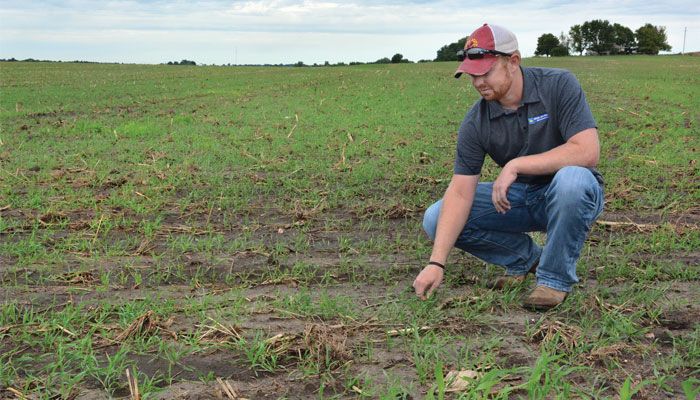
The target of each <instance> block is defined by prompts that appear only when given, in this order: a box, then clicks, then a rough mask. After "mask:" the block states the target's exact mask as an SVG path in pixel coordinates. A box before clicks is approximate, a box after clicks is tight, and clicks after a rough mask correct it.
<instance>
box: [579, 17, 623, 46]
mask: <svg viewBox="0 0 700 400" xmlns="http://www.w3.org/2000/svg"><path fill="white" fill-rule="evenodd" d="M581 34H582V36H583V43H584V48H585V49H588V50H591V51H594V52H596V53H597V54H606V53H610V52H611V51H612V48H613V44H614V43H615V30H614V29H613V27H612V25H610V22H608V20H600V19H594V20H593V21H586V22H584V23H583V25H581Z"/></svg>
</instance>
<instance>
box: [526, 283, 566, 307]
mask: <svg viewBox="0 0 700 400" xmlns="http://www.w3.org/2000/svg"><path fill="white" fill-rule="evenodd" d="M566 295H568V293H567V292H561V291H559V290H555V289H552V288H550V287H547V286H543V285H537V287H536V288H535V290H533V291H532V293H530V295H529V296H527V297H526V298H525V300H523V307H525V308H529V309H532V310H536V311H546V310H549V309H550V308H553V307H556V306H558V305H559V304H561V303H562V302H563V301H564V299H565V298H566Z"/></svg>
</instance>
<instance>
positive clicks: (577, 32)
mask: <svg viewBox="0 0 700 400" xmlns="http://www.w3.org/2000/svg"><path fill="white" fill-rule="evenodd" d="M569 37H570V38H571V43H570V45H569V47H571V50H572V51H576V52H578V54H579V55H582V54H583V50H584V49H585V47H583V32H582V31H581V25H574V26H572V27H571V29H569Z"/></svg>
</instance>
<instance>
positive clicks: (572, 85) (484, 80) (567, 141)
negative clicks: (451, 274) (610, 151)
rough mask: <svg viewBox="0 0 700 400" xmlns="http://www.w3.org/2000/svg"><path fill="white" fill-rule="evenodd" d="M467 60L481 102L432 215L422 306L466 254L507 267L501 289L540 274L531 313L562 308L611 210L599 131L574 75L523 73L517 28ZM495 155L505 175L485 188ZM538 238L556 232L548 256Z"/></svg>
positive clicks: (497, 34)
mask: <svg viewBox="0 0 700 400" xmlns="http://www.w3.org/2000/svg"><path fill="white" fill-rule="evenodd" d="M458 55H459V56H461V57H464V58H463V62H462V63H461V64H460V66H459V68H458V69H457V71H456V73H455V77H456V78H459V77H460V76H461V75H462V74H464V73H466V74H468V75H469V76H470V77H471V83H472V85H473V86H474V88H475V89H476V90H477V91H478V92H479V94H480V95H481V99H479V101H477V102H476V103H475V104H474V105H473V106H472V108H471V109H470V110H469V112H468V113H467V115H466V116H465V118H464V121H463V122H462V125H461V126H460V128H459V136H458V140H457V152H456V159H455V164H454V175H453V177H452V180H451V182H450V184H449V187H448V188H447V190H446V191H445V194H444V196H443V198H442V199H441V200H440V201H438V202H436V203H435V204H433V205H431V206H430V207H429V208H428V209H427V210H426V212H425V217H424V220H423V227H424V229H425V231H426V232H427V234H428V236H429V237H430V238H431V239H432V240H433V242H434V244H433V250H432V255H431V257H430V262H428V264H427V266H426V267H425V268H423V270H422V271H421V272H420V273H419V274H418V276H417V277H416V279H415V281H414V283H413V287H414V289H415V291H416V295H417V296H418V297H420V298H421V299H426V298H427V297H428V296H430V295H431V294H432V292H433V291H435V289H437V288H438V286H440V284H441V283H442V279H443V272H444V268H445V264H446V263H447V256H448V254H449V252H450V250H451V249H452V247H457V248H459V249H462V250H464V251H466V252H468V253H470V254H472V255H474V256H476V257H478V258H480V259H482V260H484V261H486V262H489V263H492V264H496V265H500V266H503V267H505V276H502V277H500V278H499V279H497V280H496V281H495V282H492V283H491V284H490V285H491V286H492V287H493V288H494V289H502V288H504V287H507V286H512V285H515V284H519V283H521V282H523V281H524V280H525V277H526V275H527V274H528V273H533V274H535V276H536V279H537V286H536V287H535V289H534V290H533V291H532V293H530V294H529V296H527V297H526V298H525V299H524V301H523V305H524V306H525V307H527V308H531V309H537V310H546V309H549V308H552V307H554V306H557V305H558V304H560V303H561V302H562V301H564V299H565V298H566V296H567V294H568V293H569V292H570V291H571V289H572V286H573V285H574V284H575V283H576V282H578V278H577V277H576V262H577V260H578V258H579V255H580V253H581V248H582V247H583V244H584V242H585V240H586V237H587V236H588V232H589V230H590V227H591V225H592V224H593V222H594V221H595V219H596V218H597V217H598V215H599V214H600V213H601V211H602V209H603V187H602V182H603V180H602V177H601V176H600V174H599V173H598V172H597V171H596V169H595V166H596V165H597V163H598V157H599V153H600V147H599V143H598V131H597V129H596V122H595V120H594V119H593V115H592V114H591V110H590V108H589V107H588V103H587V102H586V97H585V95H584V93H583V90H582V89H581V86H580V85H579V83H578V81H577V80H576V78H575V77H574V76H573V75H572V74H571V73H570V72H568V71H565V70H560V69H550V68H527V67H521V66H520V52H519V51H518V42H517V39H516V37H515V35H514V34H513V33H512V32H510V31H508V30H507V29H504V28H502V27H499V26H496V25H488V24H484V25H483V26H481V27H480V28H478V29H477V30H475V31H474V32H473V33H472V34H471V35H470V36H469V37H468V38H467V41H466V44H465V48H464V50H462V51H460V52H459V53H458ZM486 154H488V155H489V157H491V158H492V159H493V160H494V161H495V162H496V163H497V164H498V165H499V166H501V167H502V170H501V172H500V174H499V175H498V177H497V178H496V180H495V181H494V182H479V175H480V173H481V168H482V165H483V162H484V158H485V155H486ZM533 231H545V232H547V239H546V243H545V244H544V247H540V246H539V245H537V244H536V243H535V242H534V241H533V240H532V238H531V237H530V235H528V234H527V232H533Z"/></svg>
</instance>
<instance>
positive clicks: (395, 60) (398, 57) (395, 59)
mask: <svg viewBox="0 0 700 400" xmlns="http://www.w3.org/2000/svg"><path fill="white" fill-rule="evenodd" d="M12 61H22V62H59V63H60V62H71V63H90V64H120V63H100V62H96V61H52V60H36V59H34V58H27V59H24V60H17V59H15V58H14V57H13V58H9V59H5V58H2V59H0V62H12ZM431 61H432V60H419V61H418V62H419V63H424V62H431ZM405 63H413V61H411V60H409V59H407V58H404V57H403V55H402V54H400V53H396V54H394V55H393V56H392V57H391V58H389V57H384V58H380V59H379V60H377V61H370V62H363V61H351V62H349V63H344V62H338V63H335V64H331V63H330V62H328V61H326V62H324V63H323V64H318V63H313V64H310V65H307V64H305V63H304V62H303V61H298V62H296V63H294V64H284V63H280V64H231V63H227V64H221V66H222V67H231V66H237V67H324V66H325V67H341V66H346V65H365V64H405ZM160 65H185V66H196V65H198V64H197V63H196V62H195V61H192V60H187V59H183V60H181V61H168V62H167V63H161V64H160ZM200 65H206V64H200ZM211 65H216V64H211Z"/></svg>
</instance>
